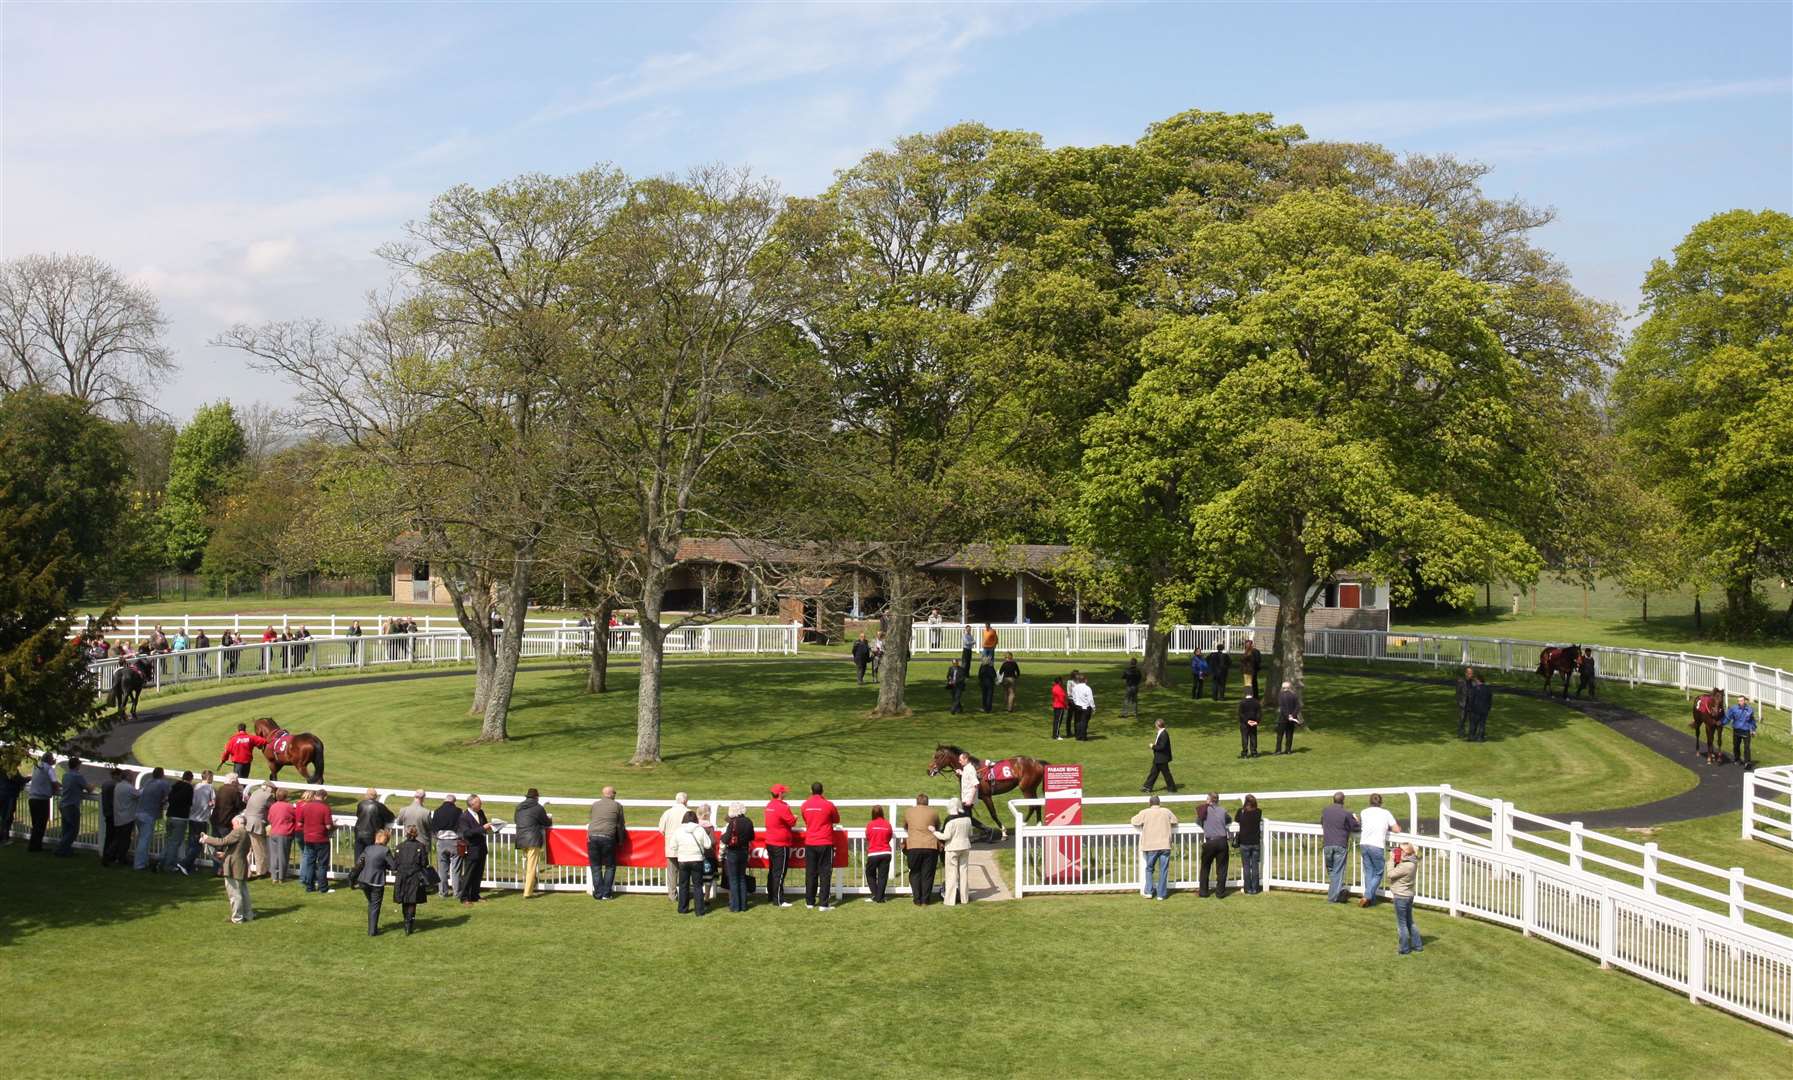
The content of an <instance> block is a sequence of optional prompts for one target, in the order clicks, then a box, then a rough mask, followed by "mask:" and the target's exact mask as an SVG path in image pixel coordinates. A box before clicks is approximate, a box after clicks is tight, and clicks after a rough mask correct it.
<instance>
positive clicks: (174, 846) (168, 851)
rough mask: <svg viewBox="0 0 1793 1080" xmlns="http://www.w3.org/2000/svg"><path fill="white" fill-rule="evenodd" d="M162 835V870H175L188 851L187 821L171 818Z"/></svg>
mask: <svg viewBox="0 0 1793 1080" xmlns="http://www.w3.org/2000/svg"><path fill="white" fill-rule="evenodd" d="M165 828H166V830H167V831H166V832H164V833H163V834H162V869H163V870H164V871H167V870H173V869H174V865H175V863H178V862H179V861H180V858H181V853H182V852H183V851H185V850H186V849H187V819H186V818H178V817H171V818H169V819H168V824H167V825H166V826H165Z"/></svg>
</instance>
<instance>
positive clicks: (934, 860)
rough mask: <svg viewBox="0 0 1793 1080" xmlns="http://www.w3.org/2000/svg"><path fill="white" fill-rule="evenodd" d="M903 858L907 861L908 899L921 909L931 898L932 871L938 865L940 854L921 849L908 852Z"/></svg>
mask: <svg viewBox="0 0 1793 1080" xmlns="http://www.w3.org/2000/svg"><path fill="white" fill-rule="evenodd" d="M905 857H906V858H907V859H908V860H909V892H910V894H911V896H910V899H912V900H914V901H915V906H916V907H921V906H923V905H925V904H927V903H928V901H929V900H931V899H932V898H933V892H934V869H935V868H936V867H937V866H939V865H940V852H939V850H938V849H936V848H921V849H915V850H911V851H909V852H908V854H907V855H906V856H905Z"/></svg>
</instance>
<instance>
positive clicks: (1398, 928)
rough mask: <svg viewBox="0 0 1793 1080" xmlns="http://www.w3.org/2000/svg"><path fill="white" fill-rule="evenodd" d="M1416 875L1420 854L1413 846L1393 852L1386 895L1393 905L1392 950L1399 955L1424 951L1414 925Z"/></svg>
mask: <svg viewBox="0 0 1793 1080" xmlns="http://www.w3.org/2000/svg"><path fill="white" fill-rule="evenodd" d="M1418 876H1419V853H1418V852H1417V851H1415V850H1414V848H1413V845H1412V844H1402V845H1401V846H1400V847H1398V848H1396V849H1395V859H1394V865H1393V866H1390V867H1389V868H1388V895H1389V896H1390V898H1392V899H1393V900H1394V903H1395V943H1396V945H1395V951H1396V953H1397V954H1398V955H1400V956H1406V955H1407V954H1408V953H1410V952H1423V951H1424V950H1425V944H1424V943H1423V942H1421V941H1420V938H1419V930H1418V928H1416V927H1415V926H1414V925H1413V893H1414V885H1415V884H1416V882H1415V879H1416V878H1417V877H1418Z"/></svg>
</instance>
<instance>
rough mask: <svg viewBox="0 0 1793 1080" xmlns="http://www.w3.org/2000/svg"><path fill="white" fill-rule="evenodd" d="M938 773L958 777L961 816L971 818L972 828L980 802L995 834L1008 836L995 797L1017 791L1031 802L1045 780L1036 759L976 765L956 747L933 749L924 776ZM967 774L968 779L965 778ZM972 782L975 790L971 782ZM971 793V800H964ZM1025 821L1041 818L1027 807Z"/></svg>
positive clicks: (1017, 758)
mask: <svg viewBox="0 0 1793 1080" xmlns="http://www.w3.org/2000/svg"><path fill="white" fill-rule="evenodd" d="M942 772H952V773H957V774H959V792H960V800H959V801H960V802H961V803H963V804H964V806H965V812H966V813H967V814H970V815H971V823H972V825H973V826H976V825H978V820H977V812H976V810H975V809H974V804H975V803H977V802H978V800H980V799H981V800H982V801H983V804H984V806H985V807H986V808H988V809H989V811H990V820H991V821H992V822H993V823H994V824H995V827H996V830H997V832H999V833H1001V834H1002V835H1004V836H1006V835H1008V830H1007V829H1005V828H1003V825H1002V818H1000V817H998V816H997V813H996V796H998V795H1001V794H1004V793H1006V792H1010V791H1013V790H1015V789H1016V788H1020V789H1021V794H1022V795H1023V796H1025V797H1026V798H1029V799H1033V798H1037V797H1038V796H1039V792H1040V787H1041V786H1042V785H1043V784H1044V783H1045V780H1046V763H1045V762H1044V761H1041V760H1039V759H1038V758H1030V757H1027V756H1025V755H1017V756H1015V757H1011V758H1003V759H1001V760H999V761H980V760H979V759H978V758H977V757H976V756H975V755H973V754H971V753H968V752H967V751H964V750H961V749H959V748H958V747H956V746H951V745H948V744H946V743H940V744H939V745H937V746H935V747H934V760H933V761H931V762H929V763H928V775H929V776H938V775H940V774H941V773H942ZM967 772H969V774H970V775H969V776H967ZM973 778H975V782H976V786H975V787H973V785H972V780H973ZM967 792H970V793H971V798H970V799H966V798H965V797H964V796H965V794H966V793H967ZM1027 818H1028V820H1030V821H1034V820H1044V818H1045V815H1044V814H1042V813H1041V812H1040V808H1039V807H1037V806H1033V807H1029V808H1028V810H1027Z"/></svg>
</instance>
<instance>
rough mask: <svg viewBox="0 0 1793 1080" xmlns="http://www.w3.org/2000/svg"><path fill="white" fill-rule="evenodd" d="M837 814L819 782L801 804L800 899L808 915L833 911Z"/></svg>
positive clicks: (811, 787) (838, 817) (810, 788)
mask: <svg viewBox="0 0 1793 1080" xmlns="http://www.w3.org/2000/svg"><path fill="white" fill-rule="evenodd" d="M839 824H840V811H839V810H837V809H836V808H835V806H834V804H833V803H831V802H829V801H828V798H827V796H825V795H823V794H822V784H821V781H819V780H818V781H817V782H815V783H813V784H811V785H809V798H807V799H804V800H803V899H804V902H805V903H807V904H808V905H809V908H810V910H811V911H817V910H819V911H831V910H833V908H834V827H835V826H836V825H839Z"/></svg>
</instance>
